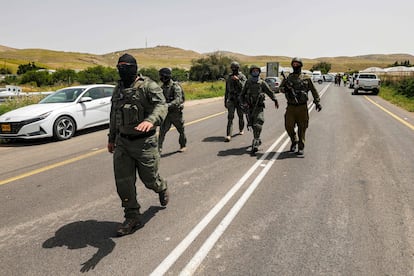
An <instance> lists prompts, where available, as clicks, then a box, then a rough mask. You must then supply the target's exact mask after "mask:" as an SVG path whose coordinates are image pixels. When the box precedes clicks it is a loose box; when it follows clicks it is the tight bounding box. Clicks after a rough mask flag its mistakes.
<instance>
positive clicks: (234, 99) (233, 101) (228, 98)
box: [224, 61, 246, 142]
mask: <svg viewBox="0 0 414 276" xmlns="http://www.w3.org/2000/svg"><path fill="white" fill-rule="evenodd" d="M230 69H231V71H232V72H231V73H230V74H229V76H228V77H227V80H226V90H225V93H224V106H225V107H226V108H227V134H226V138H225V139H224V141H225V142H230V139H231V135H232V132H233V119H234V112H235V111H237V116H238V117H239V134H243V129H244V117H243V116H244V113H243V110H242V109H241V106H240V103H239V98H240V94H241V91H242V88H243V86H244V84H245V83H246V76H245V75H244V74H243V73H242V72H240V71H239V69H240V64H239V63H238V62H236V61H233V62H232V63H231V65H230Z"/></svg>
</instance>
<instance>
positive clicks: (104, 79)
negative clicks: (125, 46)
mask: <svg viewBox="0 0 414 276" xmlns="http://www.w3.org/2000/svg"><path fill="white" fill-rule="evenodd" d="M77 79H78V81H79V82H80V83H82V84H95V83H114V82H116V81H117V80H118V79H119V76H118V72H117V70H116V69H114V68H111V67H103V66H101V65H98V66H95V67H89V68H86V69H85V70H83V71H80V72H79V73H78V74H77Z"/></svg>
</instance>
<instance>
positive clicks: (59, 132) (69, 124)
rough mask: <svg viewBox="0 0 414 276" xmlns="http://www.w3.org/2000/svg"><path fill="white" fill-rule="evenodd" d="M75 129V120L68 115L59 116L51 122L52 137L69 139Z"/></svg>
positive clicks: (60, 139)
mask: <svg viewBox="0 0 414 276" xmlns="http://www.w3.org/2000/svg"><path fill="white" fill-rule="evenodd" d="M75 131H76V125H75V122H74V121H73V119H72V118H71V117H69V116H62V117H59V118H58V119H57V120H56V121H55V123H54V124H53V137H54V138H55V139H57V140H59V141H62V140H67V139H70V138H71V137H72V136H73V135H74V134H75Z"/></svg>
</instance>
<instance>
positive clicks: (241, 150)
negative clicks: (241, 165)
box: [217, 146, 250, 156]
mask: <svg viewBox="0 0 414 276" xmlns="http://www.w3.org/2000/svg"><path fill="white" fill-rule="evenodd" d="M248 148H250V146H247V147H242V148H233V149H226V150H221V151H219V152H218V153H217V156H228V155H243V154H250V152H249V151H248V150H247V149H248Z"/></svg>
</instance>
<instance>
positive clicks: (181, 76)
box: [171, 68, 189, 82]
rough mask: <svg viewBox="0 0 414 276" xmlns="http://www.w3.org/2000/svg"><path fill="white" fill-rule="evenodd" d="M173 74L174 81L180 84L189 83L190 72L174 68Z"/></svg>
mask: <svg viewBox="0 0 414 276" xmlns="http://www.w3.org/2000/svg"><path fill="white" fill-rule="evenodd" d="M171 72H172V73H171V74H172V78H173V80H175V81H179V82H183V81H188V76H189V74H188V71H186V70H185V69H181V68H172V69H171Z"/></svg>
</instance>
